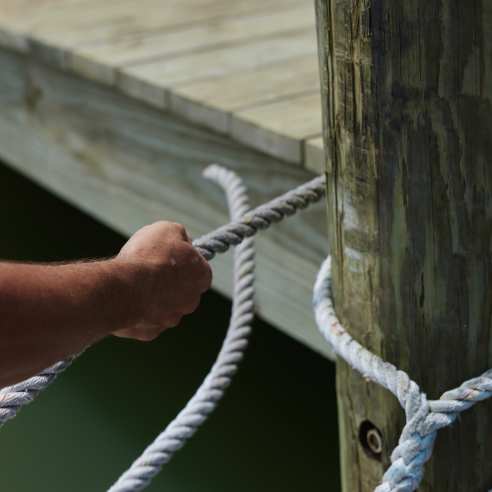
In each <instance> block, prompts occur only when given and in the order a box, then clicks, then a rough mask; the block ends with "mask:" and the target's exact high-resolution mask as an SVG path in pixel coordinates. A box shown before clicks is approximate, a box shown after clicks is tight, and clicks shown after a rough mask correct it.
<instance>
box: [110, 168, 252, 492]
mask: <svg viewBox="0 0 492 492" xmlns="http://www.w3.org/2000/svg"><path fill="white" fill-rule="evenodd" d="M204 176H205V177H206V178H208V179H210V180H212V181H215V182H216V183H218V184H219V185H220V186H222V188H224V190H225V192H226V196H227V202H228V206H229V210H230V214H231V219H232V220H235V221H238V220H240V219H241V218H242V217H243V216H244V214H245V213H247V212H248V211H249V210H250V206H249V203H248V197H247V193H246V188H245V187H244V185H243V183H242V180H241V179H240V178H238V177H237V176H236V175H235V174H234V173H233V172H231V171H228V170H226V169H224V168H222V167H220V166H218V165H211V166H209V167H207V169H206V170H205V172H204ZM254 257H255V251H254V241H253V239H252V238H247V239H245V240H244V242H243V243H241V244H240V245H239V246H238V247H237V248H236V250H235V255H234V293H233V304H232V313H231V318H230V322H229V328H228V331H227V335H226V337H225V340H224V343H223V345H222V348H221V350H220V352H219V355H218V356H217V360H216V361H215V363H214V365H213V367H212V369H211V370H210V372H209V374H208V375H207V377H206V378H205V380H204V381H203V383H202V385H201V386H200V387H199V388H198V390H197V391H196V393H195V395H194V396H193V397H192V398H191V399H190V401H189V402H188V403H187V405H186V406H185V407H184V409H183V410H182V411H181V412H180V413H179V414H178V416H177V417H176V418H175V419H174V420H173V421H172V422H171V423H170V424H169V425H168V426H167V427H166V429H165V430H164V431H163V432H162V433H161V434H160V435H159V436H158V437H157V438H156V439H155V441H154V442H153V443H152V444H150V445H149V446H148V447H147V448H146V449H145V451H144V452H143V453H142V454H141V456H140V457H139V458H138V459H137V460H136V461H135V462H134V463H133V464H132V465H131V467H130V468H129V469H128V470H127V471H126V472H125V473H123V475H121V477H120V478H119V479H118V481H117V482H116V483H115V484H114V485H113V486H112V487H111V488H110V489H109V491H108V492H137V491H140V490H142V489H144V488H145V487H146V486H147V485H149V483H150V482H151V480H152V478H153V477H154V476H156V475H157V474H158V473H159V471H160V470H161V468H162V467H163V466H164V465H165V464H166V463H168V462H169V461H170V460H171V458H172V456H173V455H174V453H175V452H176V451H178V450H179V449H181V448H182V447H183V446H184V444H185V443H186V441H187V440H188V439H190V438H191V436H192V435H193V434H194V433H195V432H196V431H197V429H198V428H199V427H200V425H201V424H203V422H204V421H205V420H206V419H207V417H208V416H209V415H210V414H211V413H212V412H213V411H214V410H215V408H216V407H217V405H218V402H219V400H220V399H221V398H222V397H223V396H224V393H225V390H226V388H227V387H228V386H229V384H230V383H231V381H232V377H233V375H234V374H235V373H236V371H237V369H238V365H239V363H240V362H241V360H242V358H243V356H244V352H245V350H246V347H247V345H248V338H249V335H250V333H251V323H252V321H253V317H254V267H255V259H254Z"/></svg>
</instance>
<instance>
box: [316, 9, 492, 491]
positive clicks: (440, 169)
mask: <svg viewBox="0 0 492 492" xmlns="http://www.w3.org/2000/svg"><path fill="white" fill-rule="evenodd" d="M316 3H317V24H318V40H319V55H320V68H321V77H322V94H323V111H324V116H323V119H324V143H325V147H326V149H327V157H326V160H327V173H328V210H329V226H330V227H329V231H330V246H331V250H332V251H333V255H334V289H335V303H336V309H337V312H338V314H339V316H340V317H341V319H342V320H343V323H344V324H345V326H346V327H347V328H348V330H349V331H350V333H351V334H352V335H353V336H354V337H355V338H356V339H358V340H359V341H360V342H361V343H362V344H363V345H365V346H366V347H368V348H369V349H371V350H373V351H374V352H376V353H377V354H380V355H381V356H382V357H383V358H385V359H386V360H388V361H390V362H392V363H394V364H395V365H397V366H398V367H400V368H402V369H404V370H406V371H408V372H409V374H410V376H411V377H412V378H413V379H415V380H416V381H417V383H418V384H420V385H421V387H422V388H423V390H424V391H425V392H426V393H427V395H428V397H429V398H438V397H439V396H440V395H441V394H442V393H443V392H444V391H445V390H448V389H451V388H453V387H455V386H458V385H459V384H461V382H462V381H464V380H465V379H468V378H471V377H474V376H478V375H479V374H480V373H481V372H482V371H484V370H486V369H487V368H489V367H492V337H491V334H492V326H491V324H492V302H491V296H492V258H491V247H492V246H491V245H492V159H491V156H492V2H490V1H489V0H467V1H466V2H464V1H462V0H439V1H438V0H373V1H370V0H365V1H364V0H360V1H355V0H354V1H352V0H317V2H316ZM337 379H338V405H339V419H340V434H341V443H342V444H341V457H342V480H343V484H344V486H343V490H344V491H347V492H362V491H363V492H368V491H370V490H373V489H374V487H375V486H376V485H377V483H378V482H379V480H380V478H381V476H382V473H383V471H384V470H385V468H386V467H387V466H388V464H389V460H390V453H391V450H392V449H393V447H394V446H395V444H396V443H397V439H398V436H399V434H400V431H401V429H402V426H403V424H404V415H403V412H402V410H401V409H400V407H399V405H398V403H397V401H396V399H395V398H394V397H392V396H391V395H389V394H388V393H387V392H386V391H385V390H383V389H381V388H379V387H378V386H376V385H375V384H372V383H370V382H368V381H366V380H364V378H362V377H361V376H359V375H358V374H356V373H355V372H354V371H352V370H351V369H349V368H348V367H347V365H346V364H345V363H343V362H339V363H338V376H337ZM364 422H365V424H364V426H363V429H368V428H371V425H370V424H373V425H374V426H376V427H377V429H379V431H380V432H381V435H382V439H383V443H382V445H383V446H382V447H383V449H382V453H381V455H380V456H379V455H378V454H377V453H371V452H370V450H368V449H364V447H363V446H362V445H361V439H360V437H362V438H363V439H362V441H364V437H367V436H364V435H362V436H359V431H360V428H361V425H362V424H363V423H364ZM368 422H369V423H370V424H369V427H367V425H368ZM362 434H364V432H363V433H362ZM491 436H492V404H491V403H490V402H489V403H487V402H486V403H484V404H481V405H479V406H477V407H476V408H475V409H473V410H471V411H469V412H468V413H466V414H465V415H464V416H463V418H462V419H461V420H459V421H458V422H457V424H456V425H454V426H453V427H452V428H450V429H447V430H444V431H441V432H440V433H439V435H438V439H437V443H436V448H435V451H434V455H433V457H432V458H431V460H430V462H429V463H428V464H427V466H426V475H425V478H424V481H423V484H422V486H421V487H420V489H419V490H421V491H432V492H444V491H446V492H455V491H456V492H457V491H460V492H466V491H470V492H471V491H473V492H476V491H485V490H489V489H491V488H492V467H491V466H490V463H491V462H492V440H491ZM373 444H374V443H373Z"/></svg>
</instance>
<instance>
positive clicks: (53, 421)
mask: <svg viewBox="0 0 492 492" xmlns="http://www.w3.org/2000/svg"><path fill="white" fill-rule="evenodd" d="M0 196H1V207H0V224H2V228H1V239H0V257H1V258H4V259H16V260H30V261H49V260H69V259H75V258H77V259H79V258H87V257H100V256H109V255H113V254H115V253H116V252H117V251H118V248H119V247H120V246H121V245H122V244H123V242H124V238H123V237H121V236H120V235H118V234H116V233H115V232H113V231H111V230H109V229H108V228H106V227H104V226H103V225H101V224H99V223H97V222H96V221H94V220H92V219H90V218H89V217H87V216H85V215H83V214H82V213H80V212H79V211H77V210H75V209H74V208H72V207H70V206H68V205H66V204H65V203H64V202H62V201H60V200H58V199H56V198H54V197H53V196H51V195H50V194H48V193H46V192H44V191H43V190H41V189H40V188H38V187H37V186H35V185H33V184H32V183H30V182H29V181H27V180H26V179H24V178H22V177H20V176H18V175H16V174H14V173H13V172H11V171H10V170H9V169H7V168H6V167H4V166H0ZM229 309H230V304H229V302H228V301H227V300H225V299H224V298H222V297H220V296H219V295H217V294H214V293H210V294H207V295H206V296H205V298H204V300H203V303H202V306H201V307H200V309H199V310H198V312H197V313H196V314H194V315H192V316H190V317H188V319H186V320H184V322H183V324H182V325H181V326H180V327H179V328H176V329H173V330H170V331H169V332H167V333H165V334H164V335H162V336H161V337H160V339H159V340H157V341H156V342H153V343H149V344H142V343H136V342H129V341H126V340H119V339H115V338H111V339H107V340H106V341H105V342H103V343H101V344H99V345H98V346H96V347H93V348H92V349H91V350H89V351H88V352H87V353H85V354H84V356H83V357H82V358H81V359H79V360H78V361H77V362H76V363H75V364H74V366H73V367H72V368H70V369H69V370H68V371H67V372H66V373H65V374H64V375H63V376H62V377H60V379H59V380H58V381H57V382H56V383H55V384H54V385H53V386H52V387H51V388H50V389H49V390H47V391H46V392H45V393H44V394H43V395H42V396H41V397H40V398H39V399H38V400H37V401H36V402H35V403H33V404H32V405H31V406H29V407H28V408H26V409H24V410H23V411H22V412H21V413H20V414H19V416H18V417H17V418H16V419H15V420H14V421H12V422H10V423H9V424H7V425H6V426H5V427H4V428H2V429H1V431H0V490H1V491H14V492H28V491H29V492H32V491H50V492H58V491H60V492H61V491H64V492H66V491H69V492H82V491H83V492H88V491H101V492H102V491H104V490H106V488H107V487H108V486H109V485H110V484H111V483H112V482H113V481H114V480H115V479H116V477H117V476H118V475H119V474H120V473H121V472H122V471H123V470H125V469H126V467H127V466H128V465H129V464H130V462H131V461H132V460H133V459H135V458H136V457H137V455H138V454H139V453H140V452H141V450H142V449H143V448H144V447H145V445H146V444H148V443H149V442H150V441H151V440H152V439H153V438H154V437H155V436H156V434H157V433H158V432H159V431H160V430H161V429H162V428H163V426H164V425H165V424H166V423H167V422H168V421H169V420H170V419H172V418H173V417H174V416H175V414H176V413H177V412H178V410H179V409H180V408H181V407H182V406H183V404H184V403H185V402H186V401H187V399H188V398H189V396H190V395H191V394H192V393H193V390H194V389H195V388H196V387H197V385H198V384H199V383H200V381H201V379H202V378H203V377H204V375H205V374H206V372H207V370H208V368H209V367H210V365H211V363H212V361H213V359H214V356H215V354H216V352H217V350H218V348H219V346H220V343H221V340H222V338H223V336H224V331H225V328H226V326H227V315H228V312H229ZM140 402H144V403H143V404H142V403H140ZM338 466H339V463H338V435H337V426H336V402H335V385H334V367H333V365H332V364H331V363H330V362H328V361H326V360H324V359H323V358H321V357H320V356H318V355H316V354H315V353H313V352H311V351H310V350H309V349H306V348H304V347H302V346H301V345H299V344H297V343H296V342H294V341H292V340H291V339H289V338H288V337H286V336H284V335H283V334H281V333H280V332H278V331H277V330H275V329H273V328H272V327H270V326H269V325H267V324H265V323H261V322H256V324H255V332H254V336H253V340H252V344H251V347H250V349H249V352H248V355H247V358H246V360H245V362H244V364H243V367H242V369H241V371H240V372H239V374H238V375H237V377H236V379H235V381H234V383H233V385H232V387H231V388H230V390H229V392H228V393H227V396H226V398H225V399H224V401H223V402H222V404H221V405H220V407H219V409H218V411H217V412H216V413H215V414H214V415H213V416H212V417H211V419H210V420H209V421H208V422H207V423H206V424H205V426H204V427H203V428H202V429H201V430H200V431H199V432H198V433H197V434H196V435H195V437H194V438H193V439H192V441H191V442H190V443H189V444H188V445H187V446H186V447H185V448H184V449H183V450H182V451H180V452H179V453H178V454H177V455H176V457H175V458H174V459H173V460H172V462H171V463H170V464H169V465H167V466H166V468H165V469H164V471H163V472H162V473H161V474H160V475H159V477H158V478H157V479H156V480H155V481H154V482H153V484H152V485H151V487H149V489H148V490H149V492H152V491H154V492H156V491H169V492H223V491H224V492H226V491H227V492H230V491H235V492H243V491H244V492H251V491H258V492H267V491H268V492H271V491H277V490H278V491H282V492H294V491H296V492H298V491H300V490H306V491H309V492H314V491H325V492H326V491H338V490H339V473H338Z"/></svg>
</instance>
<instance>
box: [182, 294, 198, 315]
mask: <svg viewBox="0 0 492 492" xmlns="http://www.w3.org/2000/svg"><path fill="white" fill-rule="evenodd" d="M198 306H200V297H197V298H196V299H191V300H189V301H188V302H187V303H186V304H185V305H184V306H183V312H184V314H191V313H193V312H194V311H196V310H197V309H198Z"/></svg>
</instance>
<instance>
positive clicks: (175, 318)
mask: <svg viewBox="0 0 492 492" xmlns="http://www.w3.org/2000/svg"><path fill="white" fill-rule="evenodd" d="M114 261H115V262H116V263H117V264H119V265H120V266H121V268H122V270H123V271H125V270H126V271H128V272H129V275H130V278H131V282H134V284H133V285H134V286H135V287H134V291H135V295H136V299H135V301H136V309H137V312H136V316H135V319H136V320H137V321H136V323H135V324H134V326H132V327H128V328H123V329H121V330H118V331H116V332H114V334H115V335H117V336H120V337H127V338H135V339H137V340H143V341H147V340H153V339H154V338H156V337H157V336H158V335H159V334H160V333H161V332H162V331H164V330H165V329H166V328H170V327H173V326H176V325H177V324H179V322H180V320H181V318H182V317H183V316H184V315H185V314H189V313H192V312H193V311H194V310H195V309H196V308H197V307H198V305H199V304H200V297H201V295H202V294H203V292H205V291H206V290H207V289H209V287H210V284H211V281H212V271H211V269H210V266H209V264H208V262H207V261H206V260H205V259H204V258H203V257H202V256H201V255H200V254H199V253H198V252H197V250H196V249H195V248H194V247H193V246H192V244H191V241H190V238H189V237H188V235H187V233H186V230H185V228H184V227H183V226H182V225H180V224H176V223H174V222H164V221H161V222H156V223H154V224H151V225H148V226H145V227H143V228H142V229H140V230H138V231H137V232H136V233H135V234H134V235H133V236H132V237H131V238H130V239H129V241H128V242H127V243H126V244H125V245H124V246H123V248H122V249H121V251H120V253H119V254H118V255H117V257H116V258H115V259H114Z"/></svg>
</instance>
